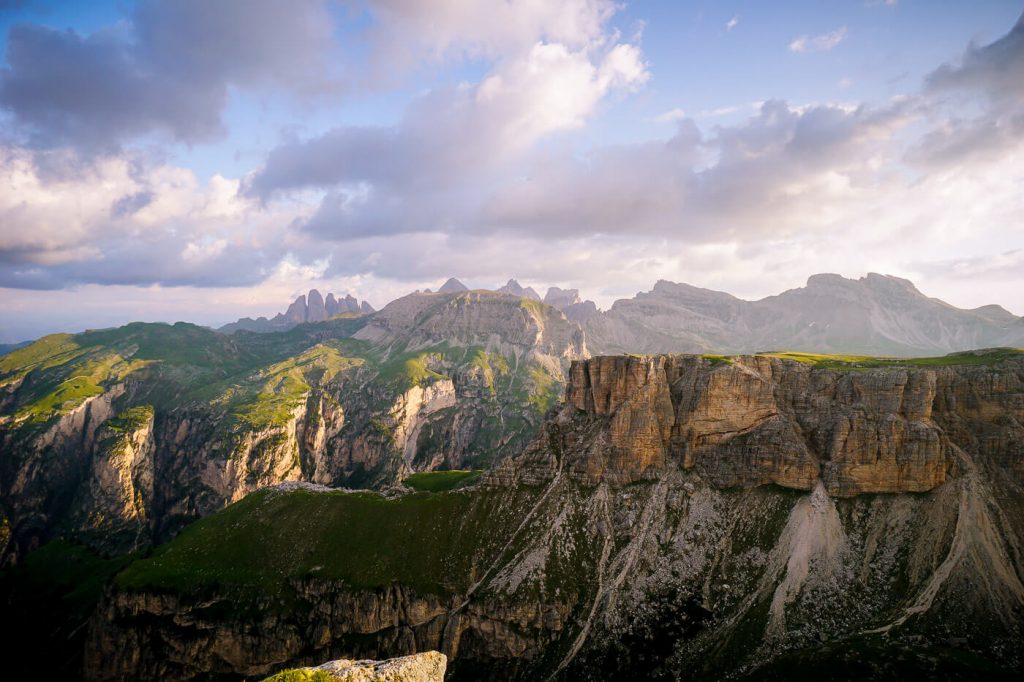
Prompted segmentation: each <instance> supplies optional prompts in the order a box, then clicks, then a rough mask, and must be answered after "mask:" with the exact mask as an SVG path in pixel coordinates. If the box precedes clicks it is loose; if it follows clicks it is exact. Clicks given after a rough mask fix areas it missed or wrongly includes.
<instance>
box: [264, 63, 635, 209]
mask: <svg viewBox="0 0 1024 682" xmlns="http://www.w3.org/2000/svg"><path fill="white" fill-rule="evenodd" d="M648 77H649V74H648V71H647V66H646V64H645V63H644V61H643V57H642V55H641V53H640V50H639V49H638V48H637V47H636V46H634V45H630V44H625V43H619V44H615V45H611V46H609V47H604V46H593V47H590V48H584V49H580V50H575V51H574V50H571V49H570V48H568V47H567V46H565V45H561V44H553V43H537V44H535V45H534V46H533V47H532V48H531V49H530V50H529V51H528V52H527V53H526V54H524V55H523V56H522V57H518V58H514V59H508V60H503V61H501V62H499V63H498V64H497V65H496V66H495V68H494V69H493V70H492V71H491V72H490V73H488V74H487V75H486V76H485V77H484V78H483V79H482V80H481V81H480V82H479V83H477V84H475V85H459V86H455V87H450V88H446V89H440V90H435V91H432V92H429V93H427V94H425V95H422V96H420V97H419V98H417V99H416V100H414V101H413V102H412V103H411V104H410V106H409V107H408V109H407V111H406V113H405V115H404V117H403V119H402V121H401V123H399V124H398V125H396V126H390V127H343V128H336V129H334V130H331V131H329V132H327V133H325V134H324V135H321V136H319V137H316V138H313V139H310V140H305V141H292V142H288V143H286V144H284V145H282V146H280V147H278V148H276V149H274V150H272V151H271V152H270V154H269V155H268V157H267V161H266V164H265V165H264V167H263V168H262V169H260V170H259V171H258V172H256V173H255V174H254V175H253V176H252V177H251V178H250V179H249V180H248V181H247V184H246V191H247V192H248V193H250V194H251V195H255V196H260V197H264V198H266V197H269V196H271V195H273V194H275V193H279V192H281V191H285V190H292V189H298V188H303V187H320V188H333V187H334V186H336V185H344V187H342V188H340V189H339V190H338V193H336V194H335V195H333V196H332V199H331V202H329V203H333V205H334V206H336V207H337V206H342V205H346V206H347V205H350V200H352V199H354V198H355V199H357V198H358V196H360V195H367V194H369V195H371V196H372V197H386V196H388V193H389V192H391V191H394V190H416V189H431V190H433V189H436V187H437V185H438V184H439V183H447V184H450V183H451V182H452V181H453V180H455V179H467V178H469V179H472V178H473V177H476V176H478V175H479V174H480V173H481V172H483V171H487V170H490V169H493V168H495V167H497V166H500V165H501V164H503V163H506V162H508V161H509V160H510V159H511V158H513V157H515V156H516V155H517V154H521V153H522V152H524V151H525V150H527V149H529V148H530V147H532V145H533V144H534V143H536V142H537V141H538V140H541V139H543V138H545V137H547V136H549V135H551V134H553V133H556V132H560V131H569V130H575V129H578V128H580V127H582V126H583V124H584V123H585V121H586V120H587V118H588V117H589V116H590V115H591V114H592V113H593V111H594V109H595V107H596V106H597V105H598V103H599V102H600V101H601V100H602V99H603V98H604V97H606V96H607V95H608V94H609V93H611V92H615V91H628V90H630V89H633V88H636V87H639V86H640V85H642V84H643V83H644V82H646V80H647V79H648ZM342 198H343V200H342ZM325 206H327V204H325ZM328 208H329V206H328ZM412 217H413V215H407V216H406V217H405V220H406V221H408V220H409V219H410V218H412ZM367 229H370V228H367Z"/></svg>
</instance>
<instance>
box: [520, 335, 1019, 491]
mask: <svg viewBox="0 0 1024 682" xmlns="http://www.w3.org/2000/svg"><path fill="white" fill-rule="evenodd" d="M1022 395H1024V361H1022V360H1021V359H1020V358H1017V359H1014V360H1009V361H1007V362H1005V363H1003V364H1002V365H1000V366H999V367H989V366H983V365H970V364H966V365H959V366H941V367H914V366H902V367H893V368H881V369H856V368H855V369H852V370H847V369H842V370H836V369H815V368H813V367H812V366H811V365H808V364H804V363H801V362H795V361H792V360H787V359H781V358H777V357H767V356H746V357H737V358H730V359H720V358H705V357H701V356H692V355H689V356H672V355H663V356H606V357H596V358H591V359H589V360H581V361H577V362H574V363H573V364H572V367H571V369H570V372H569V384H568V387H567V389H566V400H565V404H564V406H563V407H562V408H561V410H560V411H559V413H558V414H557V416H556V417H555V418H554V420H553V421H552V423H551V424H550V425H549V433H548V434H546V435H545V436H544V437H543V438H541V439H540V440H539V441H537V442H536V443H535V444H534V446H533V447H532V448H531V449H530V451H529V452H528V453H527V454H526V456H525V457H524V458H523V459H522V460H521V461H519V462H517V463H516V464H515V465H514V466H519V467H522V468H524V469H525V471H524V475H526V476H528V477H530V478H532V479H535V480H542V479H544V478H547V477H550V476H551V475H553V474H552V473H551V472H553V471H554V470H555V468H556V466H557V464H556V461H555V457H556V454H557V456H558V457H561V458H562V460H564V461H563V462H562V464H563V465H564V468H565V470H566V471H567V472H568V473H569V474H570V475H571V476H573V477H574V478H576V479H577V480H579V481H581V482H584V483H587V484H589V485H596V484H598V483H600V482H608V483H611V484H613V485H623V484H628V483H632V482H635V481H639V480H653V479H657V478H658V477H659V476H661V475H663V474H664V473H665V472H666V471H667V469H668V467H671V466H681V467H682V468H684V469H694V470H696V471H697V472H699V473H700V474H701V476H702V477H704V478H705V479H706V480H708V481H709V482H711V483H713V484H714V485H716V486H719V487H734V486H739V487H750V486H756V485H762V484H768V483H771V484H776V485H781V486H784V487H787V488H795V489H798V490H811V489H813V488H814V486H815V485H816V483H817V482H818V481H819V480H820V481H821V482H822V483H823V484H824V486H825V489H826V490H827V492H828V493H829V494H830V495H834V496H839V497H850V496H853V495H858V494H863V493H894V492H924V491H928V490H932V489H934V488H936V487H937V486H939V485H941V484H942V483H943V482H944V481H945V480H946V479H947V477H948V476H950V475H955V473H956V471H957V470H958V465H957V456H956V452H957V450H958V449H969V450H972V451H979V454H983V455H984V456H985V457H986V459H988V460H990V461H992V462H995V463H999V464H1000V465H1001V466H1003V467H1004V468H1005V469H1007V470H1008V472H1010V473H1011V474H1013V475H1014V476H1016V477H1017V478H1018V480H1021V467H1022V457H1021V449H1022V447H1024V445H1022V443H1024V427H1022V424H1024V405H1022V400H1024V398H1022ZM552 439H553V440H552ZM553 445H554V446H555V447H553ZM545 472H547V473H545Z"/></svg>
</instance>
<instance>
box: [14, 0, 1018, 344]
mask: <svg viewBox="0 0 1024 682" xmlns="http://www.w3.org/2000/svg"><path fill="white" fill-rule="evenodd" d="M1022 12H1024V2H1022V1H1021V0H1013V1H1011V0H987V1H986V0H975V1H973V2H969V3H965V2H960V1H952V0H949V1H943V0H835V1H833V2H828V3H821V2H816V1H814V2H812V1H807V2H803V1H792V2H787V1H783V0H778V1H775V2H770V3H767V2H763V1H759V0H750V1H747V2H729V1H726V0H717V1H713V2H712V1H710V0H709V1H705V2H686V1H683V0H677V1H671V2H654V1H634V2H612V1H609V0H564V1H563V2H559V3H552V2H547V1H546V0H475V1H474V2H464V1H463V0H365V1H361V2H360V1H355V0H353V1H351V2H345V1H342V2H332V1H329V0H291V1H290V2H287V3H285V2H278V1H275V0H215V1H210V0H145V1H139V2H131V1H130V0H112V1H109V2H108V1H104V0H95V1H92V2H88V3H83V2H78V1H71V2H56V1H46V0H40V1H38V2H34V1H33V0H0V55H2V58H0V343H9V342H16V341H21V340H26V339H30V338H35V337H38V336H41V335H43V334H47V333H52V332H56V331H78V330H81V329H85V328H97V327H106V326H112V325H117V324H123V323H126V322H128V321H132V320H146V321H176V320H187V321H193V322H197V323H201V324H211V325H219V324H223V323H225V322H228V321H232V320H234V319H237V318H239V317H242V316H258V315H268V316H269V315H273V314H274V313H276V312H278V311H280V310H283V309H284V308H285V307H286V305H287V303H288V302H289V301H290V300H291V299H293V298H294V297H295V296H297V295H298V294H300V293H304V292H305V291H307V290H308V289H310V288H314V287H315V288H318V289H319V290H320V291H321V292H324V293H326V292H328V291H332V292H335V293H336V294H346V293H350V294H352V295H354V296H356V297H357V298H359V299H361V300H368V301H369V302H370V303H372V304H373V305H374V306H377V307H381V306H383V305H384V304H386V303H387V302H388V301H390V300H392V299H394V298H396V297H398V296H401V295H403V294H405V293H408V292H410V291H412V290H415V289H423V288H436V287H437V286H439V285H440V284H441V283H442V282H443V281H444V280H445V279H447V278H448V277H449V276H455V277H458V278H460V279H461V280H462V281H463V282H465V283H466V284H468V285H470V286H473V287H483V288H492V287H496V286H498V285H500V284H502V283H504V282H505V281H506V280H507V279H508V278H510V277H515V278H517V279H518V280H519V281H520V282H521V283H522V284H523V285H532V286H533V287H534V288H536V289H537V290H539V291H541V292H542V293H543V290H544V288H545V287H547V286H549V285H557V286H561V287H574V288H578V289H580V291H581V294H582V295H583V297H584V298H590V299H593V300H595V301H596V302H597V303H598V305H599V306H601V307H607V306H609V305H610V304H611V302H612V301H614V300H615V299H617V298H622V297H630V296H632V295H634V294H635V293H636V292H638V291H647V290H650V289H651V288H652V286H653V285H654V283H655V282H656V281H657V280H659V279H667V280H671V281H675V282H686V283H689V284H693V285H696V286H701V287H707V288H711V289H717V290H722V291H728V292H729V293H732V294H734V295H736V296H739V297H741V298H746V299H757V298H761V297H764V296H768V295H773V294H777V293H780V292H781V291H784V290H786V289H791V288H794V287H799V286H802V285H803V284H804V283H805V281H806V279H807V277H808V276H810V275H812V274H815V273H819V272H836V273H839V274H842V275H844V276H847V277H862V276H864V275H865V274H867V273H868V272H880V273H884V274H892V275H897V276H901V277H907V278H909V279H911V280H912V281H914V282H915V283H916V284H917V286H918V288H919V289H920V290H921V291H922V292H924V293H925V294H927V295H929V296H934V297H937V298H941V299H943V300H945V301H947V302H949V303H951V304H953V305H956V306H959V307H965V308H971V307H977V306H981V305H985V304H991V303H996V304H1000V305H1002V306H1004V307H1005V308H1007V309H1008V310H1010V311H1011V312H1013V313H1015V314H1017V315H1024V296H1022V293H1021V292H1024V191H1022V189H1021V188H1022V187H1024V21H1022Z"/></svg>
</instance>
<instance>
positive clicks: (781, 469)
mask: <svg viewBox="0 0 1024 682" xmlns="http://www.w3.org/2000/svg"><path fill="white" fill-rule="evenodd" d="M1022 378H1024V364H1022V361H1021V358H1020V356H1019V355H1018V356H1012V355H1011V356H1009V357H1007V358H1005V359H1003V360H1001V361H995V362H991V363H976V364H971V360H970V359H969V358H968V359H967V360H966V361H965V362H964V364H958V365H955V366H938V367H922V366H912V365H907V366H898V367H882V368H865V367H861V368H847V369H843V370H837V369H833V368H828V367H823V368H816V367H813V366H808V365H805V364H801V363H797V362H794V361H791V360H785V359H780V358H771V357H756V358H738V359H735V360H733V361H725V360H721V359H717V358H716V359H708V358H700V357H678V356H676V357H673V356H668V357H654V358H636V357H629V358H625V357H623V358H595V359H592V360H590V361H583V362H577V363H574V364H573V366H572V369H571V371H570V383H569V387H568V389H567V393H566V403H565V404H564V405H563V406H562V407H561V408H559V409H558V410H555V411H553V412H552V413H550V414H549V419H548V420H547V421H546V423H545V424H544V426H543V427H542V435H541V437H539V438H538V439H537V440H536V441H535V442H534V443H533V444H532V445H531V447H530V448H528V449H527V451H526V452H524V453H523V455H522V456H520V457H518V458H515V459H514V460H511V461H508V462H506V463H504V464H502V465H501V466H500V467H498V468H497V469H496V470H495V471H493V472H491V473H490V474H489V475H487V476H486V478H485V480H484V483H483V484H482V485H481V486H479V487H477V488H474V489H470V490H461V491H456V492H450V493H440V494H416V495H406V496H397V497H391V498H387V499H385V498H382V497H377V496H373V495H368V494H363V493H360V494H343V493H339V492H327V491H323V492H316V491H312V490H303V489H300V490H291V491H284V490H275V491H263V492H259V493H256V494H254V495H250V496H249V497H247V498H245V499H244V500H242V501H241V502H239V503H238V504H237V505H235V506H232V507H229V508H228V509H226V510H224V511H223V512H220V513H218V514H216V515H214V516H212V517H209V518H208V519H205V520H203V521H201V522H199V523H197V524H196V526H195V527H194V531H193V532H190V533H186V534H183V535H181V536H179V537H178V538H177V539H176V540H174V541H173V542H172V543H170V544H169V545H166V546H165V547H162V548H160V549H158V550H157V551H156V552H155V553H154V555H153V556H152V557H151V558H147V559H143V560H140V561H137V562H135V563H134V564H133V565H132V566H130V567H129V568H128V569H127V570H126V571H125V572H123V573H122V574H121V575H119V576H118V578H117V580H116V581H115V584H114V586H113V587H112V588H111V589H110V591H109V592H108V593H107V595H106V597H105V599H104V601H103V603H102V605H101V607H100V609H99V610H98V611H97V613H96V614H95V616H94V618H93V620H92V621H91V623H90V626H89V638H90V644H89V648H88V650H87V670H88V672H89V674H90V676H91V677H93V678H95V679H111V678H117V677H124V676H131V675H136V676H137V675H140V674H142V675H144V676H154V675H155V676H160V677H162V678H165V679H195V678H198V677H202V676H204V675H207V674H209V673H211V672H213V673H222V674H226V673H234V674H239V675H255V674H263V673H264V672H269V671H271V670H275V669H279V668H282V667H286V666H294V665H304V664H310V663H313V662H316V661H320V660H325V659H328V658H333V657H337V656H347V657H351V656H366V657H372V658H382V657H389V656H396V655H400V654H406V653H412V652H415V651H423V650H428V649H436V650H438V651H440V652H442V653H444V654H445V655H447V656H448V657H449V661H450V674H451V676H452V679H481V678H486V679H496V680H502V679H507V680H532V679H548V678H553V679H609V678H615V677H616V676H621V677H623V678H625V677H633V678H638V679H648V678H657V677H659V676H660V677H668V678H673V677H675V678H679V677H683V678H686V679H709V680H713V679H722V678H723V677H725V676H732V677H735V678H739V679H742V678H743V677H744V676H745V675H747V674H748V673H751V672H754V673H756V672H757V669H758V668H759V667H760V666H763V665H765V664H770V665H776V664H778V665H782V664H783V662H784V661H787V660H790V661H791V660H794V657H795V659H797V660H799V659H800V657H804V656H811V655H812V654H813V656H817V657H818V659H821V657H824V660H825V661H826V665H828V664H834V665H837V666H840V667H841V663H840V662H838V661H839V659H838V658H836V657H837V654H835V653H834V652H836V651H849V650H853V651H859V652H868V653H865V654H864V655H865V656H866V657H867V658H869V659H871V660H876V659H877V660H889V659H886V658H885V657H887V656H888V657H890V659H891V658H892V657H897V658H900V659H901V660H903V661H905V662H906V661H909V662H910V663H908V665H911V666H912V667H914V668H915V669H917V667H920V666H924V667H925V668H927V667H929V666H931V667H932V668H933V669H936V670H937V672H936V675H937V676H938V677H939V678H942V677H943V676H944V675H948V674H949V671H950V670H952V668H947V667H946V666H954V667H955V666H962V665H967V666H968V667H967V672H965V673H963V676H964V677H965V678H967V677H970V676H971V675H977V674H979V671H980V670H983V669H986V668H985V666H988V665H991V666H993V668H991V669H992V670H1002V671H1007V670H1014V671H1017V672H1019V671H1020V670H1021V669H1022V667H1024V647H1022V644H1021V642H1024V583H1022V576H1024V562H1022V554H1021V552H1020V551H1019V547H1021V546H1024V543H1022V541H1024V502H1022V500H1024V480H1022V478H1021V476H1020V472H1021V462H1022V460H1024V450H1022V448H1024V431H1022V430H1021V429H1022V426H1021V425H1022V423H1024V422H1022V417H1024V415H1022V413H1021V408H1022V406H1024V384H1022ZM857 444H859V445H857ZM761 483H772V484H774V485H760V484H761ZM879 491H882V492H885V494H877V493H878V492H879ZM830 493H831V494H830ZM268 527H273V528H274V532H273V533H267V532H266V531H265V530H264V529H266V528H268ZM253 537H259V538H260V542H258V543H253V542H252V538H253ZM295 547H301V548H302V551H301V552H298V551H295V550H294V548H295ZM239 562H241V563H242V564H244V565H245V566H247V567H252V570H251V571H247V572H246V573H244V574H238V573H237V566H238V565H239ZM254 614H255V615H254ZM808 652H811V653H808ZM829 652H832V653H829ZM830 656H831V657H833V658H829V657H830ZM830 662H831V663H830ZM965 662H966V663H965ZM972 665H977V666H980V667H978V668H971V667H970V666H972ZM936 666H938V667H937V668H935V667H936ZM836 669H839V668H836Z"/></svg>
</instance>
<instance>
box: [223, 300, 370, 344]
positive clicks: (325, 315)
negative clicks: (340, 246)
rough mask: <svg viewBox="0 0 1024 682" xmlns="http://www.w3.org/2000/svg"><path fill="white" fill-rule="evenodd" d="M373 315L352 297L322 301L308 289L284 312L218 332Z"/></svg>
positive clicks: (242, 321)
mask: <svg viewBox="0 0 1024 682" xmlns="http://www.w3.org/2000/svg"><path fill="white" fill-rule="evenodd" d="M372 312H374V309H373V306H371V305H370V304H369V303H367V302H366V301H362V302H360V301H359V300H358V299H356V298H355V297H354V296H352V295H351V294H349V295H346V296H345V297H344V298H341V297H335V295H334V294H332V293H329V294H327V298H324V297H323V296H322V295H321V294H320V292H319V291H317V290H316V289H310V291H309V293H308V294H304V295H300V296H299V297H298V298H296V299H295V300H294V301H292V303H291V305H289V306H288V309H287V310H286V311H285V312H283V313H278V314H277V315H275V316H274V317H272V318H270V319H267V318H266V317H259V318H256V319H255V320H254V319H252V318H251V317H243V318H241V319H239V320H237V321H236V322H232V323H231V324H226V325H224V326H223V327H221V328H220V329H218V330H217V331H220V332H223V333H226V334H230V333H232V332H236V331H240V330H245V331H251V332H275V331H287V330H289V329H291V328H292V327H294V326H295V325H298V324H303V323H305V322H322V321H324V320H326V319H329V318H332V317H335V316H337V315H342V314H344V313H352V314H364V315H368V314H370V313H372Z"/></svg>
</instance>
